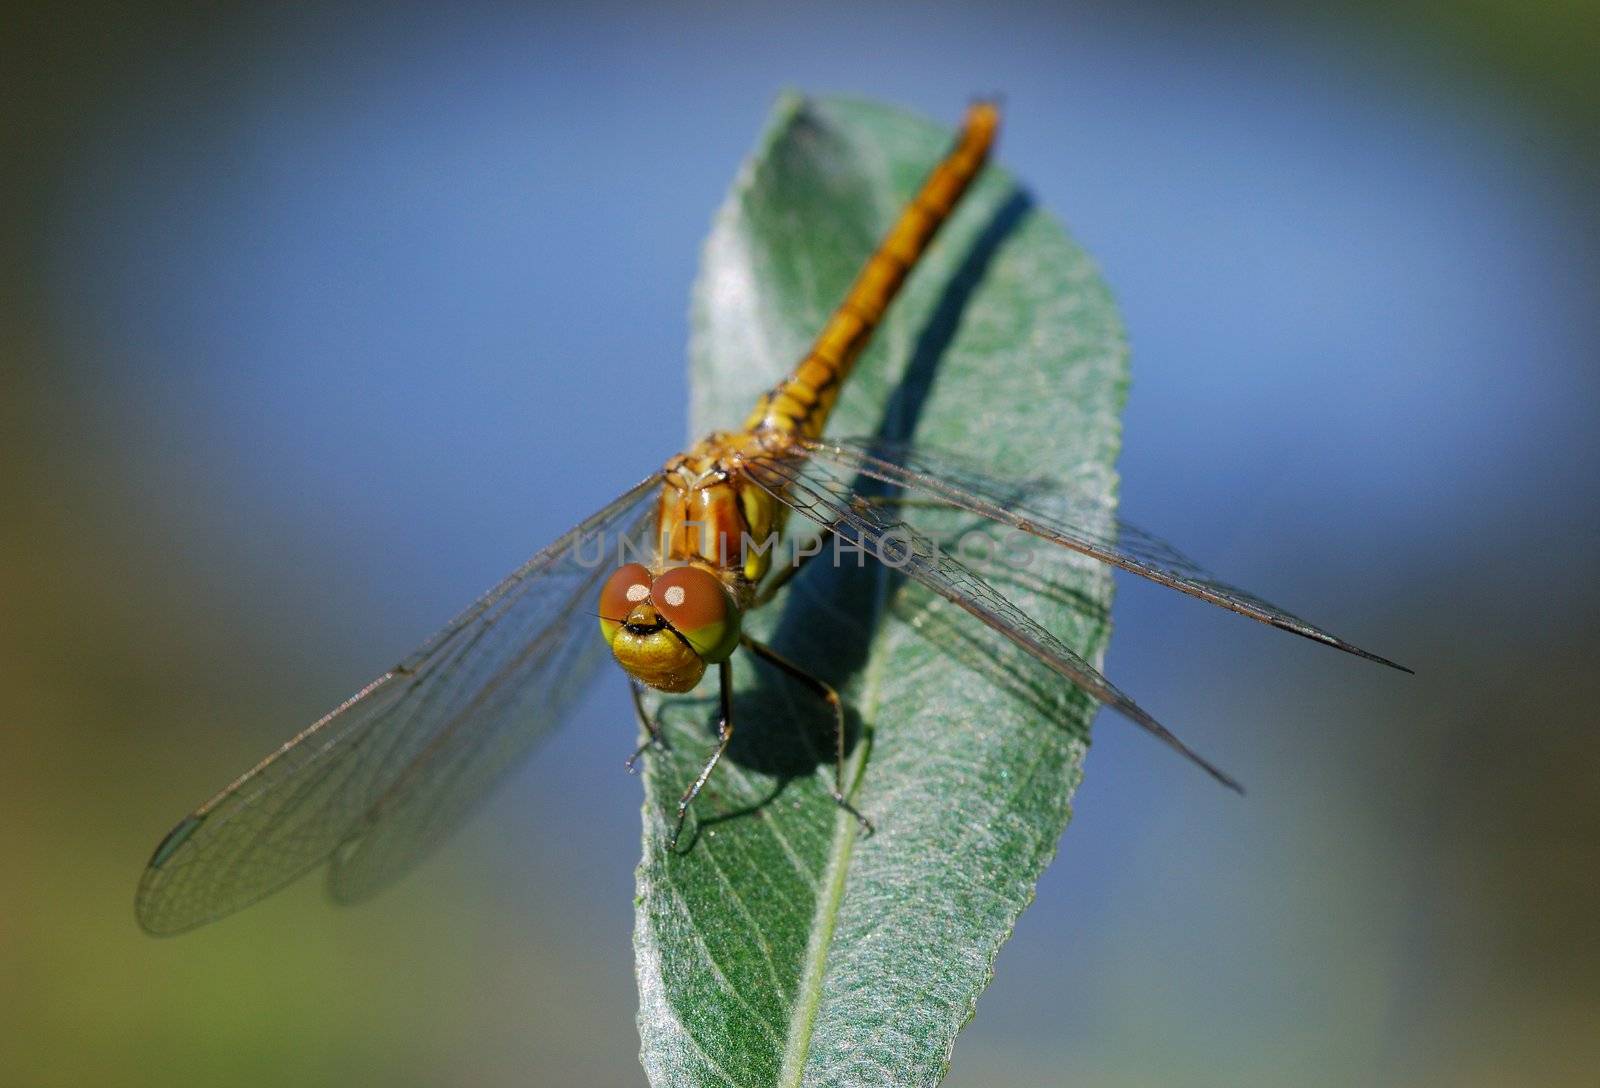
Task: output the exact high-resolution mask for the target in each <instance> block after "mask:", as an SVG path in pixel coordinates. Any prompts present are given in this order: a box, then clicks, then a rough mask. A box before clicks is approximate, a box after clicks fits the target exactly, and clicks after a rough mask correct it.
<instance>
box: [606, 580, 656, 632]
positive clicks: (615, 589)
mask: <svg viewBox="0 0 1600 1088" xmlns="http://www.w3.org/2000/svg"><path fill="white" fill-rule="evenodd" d="M648 596H650V571H649V570H648V569H647V568H646V567H645V565H644V564H643V563H629V564H627V565H625V566H622V567H618V568H617V570H616V571H615V572H614V573H613V574H612V575H611V577H609V578H607V579H606V584H605V585H603V586H601V587H600V633H601V634H602V635H604V636H605V639H606V642H608V643H609V642H612V641H613V640H615V639H616V637H617V629H618V628H619V627H621V626H622V621H623V620H625V619H627V618H628V613H629V612H632V611H633V606H634V605H636V604H638V603H639V602H640V601H642V600H644V599H645V598H646V597H648Z"/></svg>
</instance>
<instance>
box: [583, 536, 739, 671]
mask: <svg viewBox="0 0 1600 1088" xmlns="http://www.w3.org/2000/svg"><path fill="white" fill-rule="evenodd" d="M740 619H741V613H740V611H739V606H738V603H737V602H736V601H735V600H734V598H733V594H732V593H730V592H729V591H728V588H727V586H726V585H725V584H724V583H723V581H722V579H721V578H718V577H717V576H716V575H715V574H712V573H711V572H710V571H708V570H706V569H704V568H702V567H697V566H681V567H669V568H667V569H666V570H665V571H663V572H661V573H660V574H651V573H650V569H649V568H648V567H646V566H645V565H644V564H642V563H628V564H626V565H624V566H622V567H619V568H618V569H617V570H616V572H615V573H613V574H612V575H611V577H610V578H608V579H606V583H605V585H604V586H602V587H601V589H600V634H601V635H602V636H603V637H604V638H605V640H606V643H607V644H608V645H609V646H610V647H611V654H612V656H613V657H615V658H616V659H617V664H619V665H621V666H622V667H623V669H625V670H626V671H627V673H628V675H629V676H632V677H633V678H634V679H635V680H638V681H639V682H640V683H642V684H647V685H649V686H650V687H652V688H656V689H658V690H660V691H670V692H684V691H689V690H690V689H692V688H693V687H694V686H695V685H696V684H698V683H699V682H700V678H701V677H702V676H703V675H705V671H706V666H707V665H709V664H716V663H718V662H722V661H726V660H727V659H728V656H729V655H730V654H732V653H733V651H734V650H735V649H736V648H737V647H738V645H739V624H740Z"/></svg>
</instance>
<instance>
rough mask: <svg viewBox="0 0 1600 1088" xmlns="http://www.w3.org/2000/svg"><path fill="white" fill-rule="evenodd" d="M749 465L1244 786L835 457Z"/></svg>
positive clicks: (803, 507) (797, 502)
mask: <svg viewBox="0 0 1600 1088" xmlns="http://www.w3.org/2000/svg"><path fill="white" fill-rule="evenodd" d="M746 471H747V472H748V474H749V476H750V478H751V479H752V480H753V481H754V482H755V483H756V484H757V485H759V486H760V487H761V488H762V489H764V490H766V491H768V492H770V493H771V494H772V495H773V496H774V497H776V498H777V499H779V500H780V501H782V502H784V503H785V504H787V505H788V506H790V507H792V508H793V509H795V510H798V511H799V512H800V513H802V514H804V515H806V516H807V517H808V518H810V519H812V520H813V521H815V522H817V523H818V524H819V525H822V526H823V527H825V528H828V529H831V530H832V531H833V532H835V533H837V534H839V536H840V537H841V539H843V540H844V541H845V542H846V543H848V544H850V545H852V546H855V547H859V548H861V549H863V550H864V551H866V552H868V553H870V554H872V555H874V556H876V557H878V558H879V559H880V560H882V561H884V562H885V563H887V564H888V565H890V566H892V567H894V568H895V569H898V570H900V571H902V572H904V573H905V574H906V575H907V576H909V577H911V578H913V579H915V580H916V581H918V582H920V583H921V584H922V585H924V586H926V587H927V588H928V589H930V590H932V591H933V592H935V593H937V594H939V595H940V596H941V597H944V598H946V599H947V600H949V601H951V602H952V603H954V604H956V605H958V606H960V607H961V608H963V609H965V610H966V611H967V612H970V613H971V614H972V615H974V616H976V617H977V618H978V619H980V620H982V621H983V622H984V623H986V624H988V625H989V626H990V627H992V628H993V629H994V630H996V631H998V632H999V633H1000V634H1002V635H1004V636H1005V637H1006V638H1008V639H1010V640H1011V641H1012V642H1013V643H1015V644H1016V645H1017V646H1019V647H1021V648H1022V649H1023V650H1026V651H1027V652H1028V653H1030V654H1032V655H1033V656H1034V657H1036V658H1038V659H1039V660H1040V661H1042V662H1043V663H1044V664H1045V665H1047V666H1049V667H1050V668H1051V669H1053V670H1055V672H1057V673H1058V674H1060V675H1061V676H1063V677H1065V678H1066V679H1067V680H1069V681H1071V682H1072V683H1074V684H1076V685H1077V686H1078V687H1079V688H1081V689H1082V690H1083V691H1084V692H1085V693H1087V694H1088V695H1090V696H1092V697H1093V698H1095V699H1097V700H1098V701H1100V702H1102V703H1104V704H1106V705H1107V706H1110V707H1112V708H1113V709H1115V710H1116V711H1118V712H1119V713H1121V714H1122V715H1123V716H1124V717H1126V718H1128V719H1129V720H1130V721H1132V722H1133V723H1134V724H1136V725H1138V726H1139V727H1140V728H1142V729H1144V730H1146V731H1147V732H1149V733H1150V734H1152V735H1153V736H1155V737H1156V738H1158V739H1159V740H1161V741H1162V742H1163V743H1165V744H1167V745H1168V746H1169V747H1171V748H1174V749H1176V750H1177V751H1178V752H1180V753H1182V754H1183V755H1184V756H1185V757H1186V758H1187V759H1189V760H1191V761H1192V762H1194V763H1196V764H1198V765H1199V766H1200V767H1201V768H1203V769H1204V770H1205V771H1206V772H1207V773H1208V774H1210V775H1211V776H1212V777H1213V778H1215V779H1216V780H1217V781H1219V782H1221V783H1222V784H1223V785H1225V786H1227V787H1228V788H1229V789H1232V790H1237V791H1238V792H1241V793H1242V792H1244V791H1243V790H1242V789H1241V787H1240V786H1239V783H1238V782H1236V781H1235V780H1234V779H1233V778H1231V777H1230V776H1229V775H1228V774H1227V773H1226V772H1224V771H1222V770H1220V769H1219V768H1218V767H1216V766H1215V765H1213V764H1212V763H1211V762H1210V761H1208V760H1206V759H1205V758H1204V757H1203V756H1201V755H1199V754H1198V753H1197V752H1195V751H1194V750H1193V749H1191V748H1190V747H1189V746H1188V745H1186V744H1184V743H1183V741H1181V740H1179V739H1178V737H1177V736H1176V735H1175V734H1174V733H1173V732H1172V731H1171V730H1170V729H1168V728H1167V727H1166V726H1164V725H1162V724H1161V723H1160V722H1158V721H1157V720H1156V719H1155V718H1154V717H1152V716H1151V715H1150V714H1149V713H1148V712H1147V711H1146V710H1145V709H1144V708H1143V707H1141V706H1139V704H1138V703H1136V702H1134V701H1133V699H1131V698H1130V697H1129V696H1127V695H1126V694H1124V693H1123V692H1122V691H1121V690H1120V689H1118V688H1117V686H1116V685H1115V684H1113V683H1112V682H1111V681H1110V680H1107V679H1106V678H1105V676H1103V675H1102V674H1101V673H1100V670H1099V669H1096V668H1095V667H1094V666H1093V665H1091V664H1089V662H1088V661H1085V660H1084V658H1083V657H1082V655H1080V654H1078V653H1077V652H1076V651H1074V650H1073V649H1072V648H1071V647H1069V646H1067V645H1066V644H1065V643H1064V642H1062V641H1061V640H1060V639H1058V638H1056V636H1054V635H1052V634H1051V633H1050V632H1049V631H1047V630H1046V629H1045V628H1044V627H1042V626H1040V625H1039V624H1038V623H1037V622H1035V621H1034V620H1032V619H1030V618H1029V617H1028V616H1027V614H1026V613H1024V612H1023V611H1022V610H1021V609H1020V608H1018V607H1017V606H1016V605H1014V604H1012V603H1011V602H1010V601H1008V600H1007V599H1006V598H1005V596H1004V595H1002V594H1001V593H1000V591H999V590H997V589H995V588H994V587H993V586H991V585H990V584H989V583H988V582H986V581H985V580H984V579H983V578H982V577H981V576H979V575H978V574H977V573H976V572H975V571H973V570H972V569H971V568H969V567H968V566H966V564H964V563H962V562H961V561H960V560H958V559H956V558H955V557H954V556H951V555H949V554H948V553H946V552H945V551H944V550H942V549H940V548H938V547H937V546H936V545H935V544H934V543H933V542H932V541H931V540H929V539H928V538H927V537H926V536H924V535H923V534H921V533H920V532H918V531H917V530H916V529H914V528H912V527H911V526H910V525H908V524H906V523H905V522H904V521H901V520H898V519H895V518H893V517H891V516H889V515H888V513H887V512H886V508H885V507H883V506H880V505H874V504H872V503H871V502H870V501H868V500H865V499H863V498H862V497H861V496H860V495H858V494H857V492H856V491H855V489H854V488H853V487H852V486H851V484H850V483H849V482H848V480H847V479H846V478H845V477H844V476H843V475H841V474H840V473H838V472H837V471H835V469H834V468H833V466H832V465H831V464H829V463H828V462H826V461H824V460H822V459H819V458H816V457H812V456H808V455H805V454H796V455H791V456H770V457H757V458H753V459H751V460H749V461H747V462H746Z"/></svg>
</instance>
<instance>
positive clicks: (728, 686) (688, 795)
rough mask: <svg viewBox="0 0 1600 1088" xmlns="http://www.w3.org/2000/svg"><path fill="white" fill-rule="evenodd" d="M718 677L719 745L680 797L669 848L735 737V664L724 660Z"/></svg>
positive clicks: (673, 847)
mask: <svg viewBox="0 0 1600 1088" xmlns="http://www.w3.org/2000/svg"><path fill="white" fill-rule="evenodd" d="M717 679H718V681H719V682H720V684H721V688H722V693H721V713H722V716H721V718H719V719H718V721H717V747H716V751H714V752H712V753H711V758H710V759H708V760H706V765H705V766H704V767H701V768H700V773H699V774H698V775H697V776H696V777H695V780H694V781H693V782H692V783H690V785H689V788H688V789H686V790H684V791H683V796H682V797H680V798H678V823H677V826H676V827H674V828H673V829H672V838H671V840H669V841H668V843H667V849H668V850H676V849H677V848H678V836H679V835H681V834H683V822H684V821H685V820H687V819H688V818H689V806H690V805H692V804H694V799H695V798H696V797H699V796H700V791H701V790H702V789H704V788H705V785H706V780H707V779H708V778H710V777H711V772H712V771H714V770H716V769H717V764H718V762H720V761H721V759H722V753H723V752H726V751H727V750H728V742H729V741H731V740H732V739H733V666H732V665H731V664H729V663H728V662H726V661H724V662H722V663H721V664H719V665H718V666H717Z"/></svg>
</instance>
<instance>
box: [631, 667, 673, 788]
mask: <svg viewBox="0 0 1600 1088" xmlns="http://www.w3.org/2000/svg"><path fill="white" fill-rule="evenodd" d="M628 694H629V695H631V696H633V712H634V714H635V715H637V716H638V718H639V723H640V724H641V725H643V726H644V728H645V732H646V733H648V734H649V735H650V736H649V739H648V740H646V741H645V742H644V743H643V744H641V745H639V747H638V748H637V749H635V750H634V753H633V755H631V756H629V757H628V762H626V763H624V764H623V766H624V767H626V768H627V770H628V773H629V774H633V772H634V766H635V765H636V764H637V763H638V762H639V757H640V756H642V755H644V754H645V751H646V750H648V749H650V748H654V749H656V750H657V751H660V752H665V751H667V735H666V734H665V733H663V732H662V731H661V723H660V722H658V721H656V720H655V719H654V718H652V717H651V716H650V712H649V711H648V710H646V709H645V708H644V685H643V684H641V683H639V681H637V680H635V679H634V678H633V677H631V676H630V677H628Z"/></svg>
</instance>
